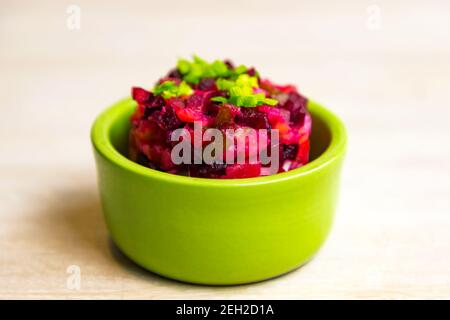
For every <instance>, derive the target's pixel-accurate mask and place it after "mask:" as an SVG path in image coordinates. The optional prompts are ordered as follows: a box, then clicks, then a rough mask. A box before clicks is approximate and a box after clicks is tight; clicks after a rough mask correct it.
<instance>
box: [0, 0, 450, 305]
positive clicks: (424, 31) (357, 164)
mask: <svg viewBox="0 0 450 320" xmlns="http://www.w3.org/2000/svg"><path fill="white" fill-rule="evenodd" d="M76 3H77V5H78V6H79V8H80V9H81V16H80V18H81V19H80V23H81V24H80V27H81V28H80V29H76V28H75V29H70V28H68V27H67V24H66V22H67V21H66V20H67V18H68V17H69V15H71V14H73V12H74V11H70V12H69V14H68V13H66V9H67V7H66V4H64V3H61V2H58V1H40V2H39V3H35V4H31V3H27V4H25V3H19V2H18V1H12V0H9V1H2V10H1V11H0V88H1V90H0V98H1V99H0V100H1V101H2V102H1V111H2V112H1V115H0V154H1V157H0V298H5V299H9V298H33V299H34V298H61V299H76V298H112V299H129V298H144V299H178V298H180V299H196V298H203V299H209V298H216V299H218V298H223V299H239V298H248V299H302V298H344V299H347V298H358V299H360V298H361V299H364V298H386V299H391V298H408V299H409V298H450V142H449V138H450V103H449V101H450V76H449V75H450V3H449V2H448V1H427V2H423V1H421V2H420V1H396V2H395V3H392V1H391V2H388V1H381V0H380V1H370V2H369V1H368V2H364V1H363V2H361V1H356V0H355V1H344V2H342V1H341V2H339V4H337V3H336V4H331V3H330V2H329V1H311V2H309V3H306V2H299V1H286V2H285V3H284V4H285V5H283V6H276V5H277V4H280V3H281V2H280V1H277V2H276V3H270V2H265V1H258V2H256V3H255V2H253V3H250V2H248V3H247V2H243V1H227V2H226V3H224V4H223V6H224V7H220V6H217V5H214V6H213V5H212V4H211V3H210V2H209V1H206V0H204V1H201V2H193V1H190V2H189V4H187V3H186V4H176V5H174V4H172V2H170V3H169V2H168V3H167V4H164V3H163V2H158V5H154V4H153V5H152V4H150V3H149V2H146V1H142V2H135V1H127V2H125V3H124V4H123V5H119V4H113V3H111V2H108V3H106V2H105V3H103V4H101V3H99V2H96V3H93V2H92V1H87V0H83V1H76ZM373 4H375V6H370V5H373ZM72 22H73V20H72ZM69 26H72V27H73V24H72V25H70V24H69ZM193 52H196V53H198V54H200V55H202V56H204V57H206V58H208V59H214V58H216V57H230V58H233V59H234V60H235V61H237V62H240V63H245V64H254V65H256V66H258V67H259V70H260V72H261V73H262V74H263V75H266V76H269V77H271V78H272V79H274V80H275V81H280V82H292V83H296V84H298V86H299V88H300V89H301V91H302V92H304V93H305V94H306V95H308V96H309V97H313V98H314V99H316V100H318V101H320V102H322V103H324V104H325V105H327V106H329V108H331V109H333V110H334V111H335V112H336V113H338V114H339V115H341V117H342V118H343V120H344V121H345V123H346V125H347V127H348V132H349V150H348V156H347V159H346V164H345V168H344V175H343V181H342V193H341V199H340V206H339V210H338V212H337V215H336V222H335V225H334V228H333V231H332V234H331V236H330V237H329V239H328V241H327V243H326V245H325V246H324V247H323V248H322V250H321V251H320V253H319V254H318V255H317V257H316V258H315V259H314V260H313V261H312V262H311V263H309V264H308V265H306V266H305V267H303V268H301V269H299V270H297V271H295V272H292V273H289V274H288V275H285V276H283V277H280V278H277V279H274V280H270V281H266V282H261V283H257V284H252V285H245V286H237V287H206V286H195V285H189V284H183V283H179V282H174V281H171V280H167V279H163V278H161V277H158V276H156V275H154V274H152V273H150V272H147V271H145V270H143V269H141V268H139V267H137V266H136V265H135V264H133V263H132V262H130V261H129V260H128V259H126V258H125V257H124V256H123V255H122V254H121V253H120V252H118V250H117V249H116V248H115V247H114V245H113V244H112V243H111V241H110V239H109V237H108V233H107V231H106V228H105V224H104V222H103V219H102V214H101V209H100V205H99V200H98V194H97V190H96V177H95V168H94V162H93V157H92V153H91V147H90V142H89V129H90V125H91V123H92V121H93V119H94V117H95V116H96V115H97V114H98V113H99V112H100V111H101V110H102V109H104V108H105V107H106V106H108V105H109V104H111V103H113V102H114V101H116V100H118V99H119V98H121V97H123V96H125V95H127V94H128V93H129V89H130V87H131V86H132V85H142V86H150V85H151V84H152V83H153V82H154V81H155V80H156V79H157V78H158V77H159V76H160V75H161V74H163V73H164V72H166V70H167V69H169V68H170V67H171V66H172V65H173V64H174V63H175V60H176V58H177V57H178V56H188V55H190V54H191V53H193ZM70 266H78V267H79V270H80V271H81V278H80V279H81V282H80V288H79V290H77V289H76V288H73V287H71V286H67V281H68V279H70V276H71V274H70V273H68V270H69V271H71V270H73V269H71V267H70Z"/></svg>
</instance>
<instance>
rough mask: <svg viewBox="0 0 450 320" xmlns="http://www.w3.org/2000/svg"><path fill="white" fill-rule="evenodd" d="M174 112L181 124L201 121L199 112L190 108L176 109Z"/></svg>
mask: <svg viewBox="0 0 450 320" xmlns="http://www.w3.org/2000/svg"><path fill="white" fill-rule="evenodd" d="M175 112H176V114H177V117H178V119H180V120H181V121H183V122H194V121H202V120H203V114H202V113H201V112H200V111H197V110H194V109H191V108H184V109H178V110H176V111H175Z"/></svg>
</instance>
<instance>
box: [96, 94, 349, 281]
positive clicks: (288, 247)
mask: <svg viewBox="0 0 450 320" xmlns="http://www.w3.org/2000/svg"><path fill="white" fill-rule="evenodd" d="M135 107H136V104H135V103H134V101H132V100H131V99H126V100H123V101H120V102H118V103H117V104H115V105H113V106H112V107H110V108H109V109H107V110H106V111H104V112H103V113H102V114H101V115H100V116H99V117H98V118H97V120H96V121H95V123H94V125H93V127H92V132H91V139H92V144H93V146H94V148H93V149H94V154H95V160H96V165H97V173H98V185H99V191H100V197H101V202H102V206H103V212H104V216H105V219H106V223H107V226H108V229H109V232H110V234H111V237H112V239H113V241H114V242H115V244H116V245H117V246H118V247H119V248H120V250H122V251H123V253H124V254H125V255H126V256H128V257H129V258H130V259H131V260H133V261H135V262H136V263H137V264H139V265H141V266H142V267H144V268H146V269H148V270H150V271H152V272H154V273H157V274H159V275H162V276H165V277H169V278H173V279H177V280H181V281H186V282H192V283H199V284H214V285H230V284H242V283H249V282H255V281H260V280H264V279H268V278H272V277H275V276H278V275H281V274H283V273H286V272H289V271H291V270H293V269H295V268H298V267H299V266H301V265H302V264H304V263H306V262H307V261H308V260H310V259H311V258H312V257H313V256H314V255H315V254H316V253H317V251H318V250H319V248H320V247H321V245H322V244H323V243H324V241H325V239H326V237H327V235H328V233H329V232H330V228H331V225H332V221H333V215H334V212H335V208H336V202H337V198H338V189H339V177H340V171H341V164H342V162H343V157H344V153H345V147H346V132H345V128H344V125H343V124H342V122H341V121H340V120H339V119H338V118H337V117H336V116H335V115H334V114H333V113H331V112H330V111H328V110H327V109H325V108H324V107H322V106H320V105H319V104H317V103H315V102H311V101H310V102H309V103H308V108H309V110H310V112H311V115H312V118H313V130H312V135H311V161H310V163H308V164H307V165H305V166H303V167H301V168H298V169H294V170H291V171H289V172H286V173H281V174H276V175H272V176H266V177H258V178H248V179H228V180H221V179H204V178H192V177H185V176H178V175H174V174H169V173H165V172H160V171H156V170H152V169H149V168H146V167H143V166H141V165H139V164H137V163H135V162H133V161H131V160H129V159H128V158H127V156H126V155H127V148H128V132H129V129H130V122H129V118H130V115H131V114H132V112H133V110H134V109H135Z"/></svg>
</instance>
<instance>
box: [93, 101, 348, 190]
mask: <svg viewBox="0 0 450 320" xmlns="http://www.w3.org/2000/svg"><path fill="white" fill-rule="evenodd" d="M132 106H134V107H136V103H135V102H134V101H133V100H132V99H131V97H127V98H125V99H122V100H120V101H118V102H116V103H115V104H113V105H112V106H110V107H109V108H107V109H106V110H104V111H103V112H102V113H100V115H99V116H98V117H97V118H96V119H95V121H94V123H93V125H92V128H91V142H92V145H93V147H94V149H95V150H96V151H97V152H98V154H99V155H101V156H102V157H103V158H105V159H106V160H108V161H109V162H111V163H113V164H114V165H117V166H119V167H121V168H122V169H124V170H127V171H130V172H133V173H135V174H137V175H141V176H144V177H147V178H152V179H157V180H162V181H165V182H169V183H177V184H184V185H192V186H194V185H195V186H205V187H217V186H221V187H232V186H247V185H259V184H268V183H275V182H279V181H283V180H290V179H295V178H298V177H302V176H305V175H310V174H312V173H314V172H316V171H318V170H320V169H322V168H324V167H326V166H327V165H329V164H330V163H332V162H333V161H335V160H336V159H338V158H340V157H341V156H342V155H343V154H344V153H345V150H346V145H347V133H346V129H345V126H344V124H343V122H342V121H341V120H340V119H339V117H338V116H336V115H335V114H334V113H333V112H331V111H329V110H328V109H326V108H325V107H323V106H322V105H320V104H319V103H317V102H315V101H312V100H308V109H309V110H310V111H311V113H313V114H314V116H316V117H320V118H321V119H322V121H323V122H324V123H325V124H326V126H327V127H328V128H329V130H330V136H331V139H330V143H329V145H328V147H327V148H326V149H325V150H324V151H323V152H322V154H321V155H320V156H319V157H317V158H316V159H314V160H313V161H311V162H309V163H307V164H306V165H304V166H302V167H300V168H296V169H293V170H290V171H287V172H283V173H277V174H274V175H270V176H263V177H253V178H243V179H213V178H196V177H187V176H181V175H176V174H173V173H167V172H163V171H158V170H154V169H151V168H147V167H144V166H142V165H140V164H138V163H136V162H134V161H132V160H130V159H128V158H127V157H126V156H124V155H123V154H121V153H120V152H119V151H118V150H117V149H116V148H115V147H114V146H113V144H112V142H111V140H110V135H109V133H110V128H111V126H112V125H113V124H114V123H115V121H117V119H118V118H120V117H123V116H124V115H123V114H124V113H128V112H129V110H130V109H131V108H132Z"/></svg>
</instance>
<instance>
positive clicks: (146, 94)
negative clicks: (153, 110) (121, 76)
mask: <svg viewBox="0 0 450 320" xmlns="http://www.w3.org/2000/svg"><path fill="white" fill-rule="evenodd" d="M131 96H132V97H133V99H134V100H135V101H136V102H137V103H145V102H148V100H149V99H150V98H151V97H153V94H152V93H151V92H150V91H147V90H145V89H142V88H139V87H133V88H132V89H131Z"/></svg>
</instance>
